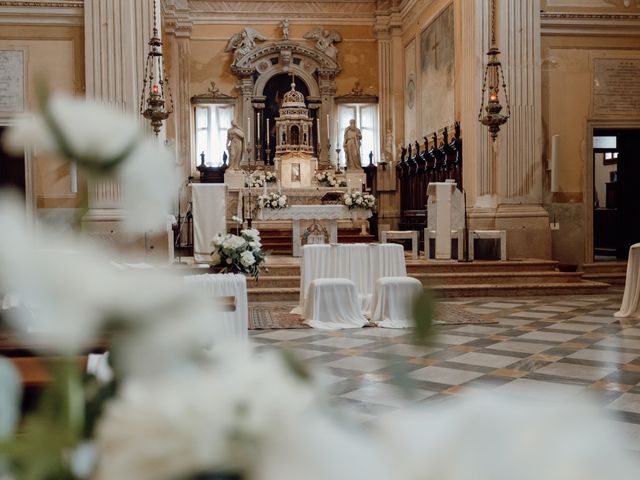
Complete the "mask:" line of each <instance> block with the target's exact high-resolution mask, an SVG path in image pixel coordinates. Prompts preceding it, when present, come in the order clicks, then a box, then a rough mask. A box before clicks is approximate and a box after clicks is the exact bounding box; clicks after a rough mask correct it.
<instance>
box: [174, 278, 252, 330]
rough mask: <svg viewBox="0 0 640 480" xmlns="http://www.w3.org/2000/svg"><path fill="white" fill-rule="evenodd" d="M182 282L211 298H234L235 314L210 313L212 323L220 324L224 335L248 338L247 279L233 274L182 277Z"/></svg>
mask: <svg viewBox="0 0 640 480" xmlns="http://www.w3.org/2000/svg"><path fill="white" fill-rule="evenodd" d="M184 281H185V282H186V283H187V284H188V285H192V286H193V287H194V288H198V289H200V290H201V291H202V292H203V293H204V294H205V295H209V296H211V297H230V296H234V297H235V299H236V310H235V312H220V311H212V312H211V317H212V321H214V322H219V323H220V325H221V327H222V333H224V334H229V335H230V336H233V337H236V338H247V337H248V335H249V333H248V330H249V307H248V302H247V279H246V278H245V276H244V275H236V274H233V273H224V274H223V273H221V274H205V275H188V276H186V277H184Z"/></svg>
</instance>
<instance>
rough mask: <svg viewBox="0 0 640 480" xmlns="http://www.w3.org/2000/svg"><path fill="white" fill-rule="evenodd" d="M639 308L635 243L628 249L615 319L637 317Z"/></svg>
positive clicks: (639, 254) (639, 246)
mask: <svg viewBox="0 0 640 480" xmlns="http://www.w3.org/2000/svg"><path fill="white" fill-rule="evenodd" d="M639 306H640V243H635V244H633V245H631V248H629V260H628V261H627V278H626V280H625V284H624V295H623V297H622V305H621V306H620V310H619V311H618V312H617V313H615V314H614V316H615V317H620V318H624V317H633V316H636V315H638V310H639V308H638V307H639Z"/></svg>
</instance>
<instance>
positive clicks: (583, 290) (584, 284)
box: [248, 280, 609, 302]
mask: <svg viewBox="0 0 640 480" xmlns="http://www.w3.org/2000/svg"><path fill="white" fill-rule="evenodd" d="M608 288H609V285H608V284H606V283H601V282H591V281H584V280H583V281H579V282H560V283H527V282H522V283H514V284H491V283H482V284H480V283H478V284H473V285H468V284H451V285H438V286H434V287H432V290H433V291H434V292H435V293H436V295H438V296H440V297H445V298H451V297H499V296H505V297H518V296H533V295H590V294H599V293H603V292H605V291H606V290H607V289H608ZM248 295H249V301H250V302H266V301H280V302H296V301H297V300H298V299H299V297H300V289H299V288H297V287H296V288H294V287H287V288H285V287H266V288H262V287H260V288H248Z"/></svg>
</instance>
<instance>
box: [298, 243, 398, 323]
mask: <svg viewBox="0 0 640 480" xmlns="http://www.w3.org/2000/svg"><path fill="white" fill-rule="evenodd" d="M406 275H407V267H406V264H405V259H404V248H403V247H402V245H397V244H382V245H381V244H367V243H356V244H338V245H306V246H304V247H303V248H302V260H301V262H300V302H299V306H298V308H297V309H295V310H294V312H297V313H301V312H303V311H304V307H305V298H306V294H307V290H308V289H309V285H310V284H311V282H312V281H313V280H315V279H317V278H346V279H348V280H351V281H352V282H353V283H354V284H355V286H356V291H357V293H358V295H359V298H360V300H361V307H362V310H363V312H364V311H366V310H368V308H369V301H370V298H371V295H372V294H373V289H374V286H375V282H376V280H377V279H378V278H380V277H404V276H406Z"/></svg>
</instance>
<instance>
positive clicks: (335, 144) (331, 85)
mask: <svg viewBox="0 0 640 480" xmlns="http://www.w3.org/2000/svg"><path fill="white" fill-rule="evenodd" d="M318 79H319V81H318V86H319V88H320V102H321V103H320V116H319V122H320V137H321V138H320V145H321V147H322V154H321V158H319V159H318V163H319V166H320V169H325V168H329V166H330V165H332V164H333V163H336V164H337V161H338V159H337V154H336V152H335V149H336V148H342V146H341V145H340V142H341V134H340V132H339V131H338V127H337V124H338V114H337V111H336V110H335V109H334V105H333V98H334V97H335V95H336V80H335V72H334V71H327V70H319V71H318ZM327 115H329V118H330V122H329V125H328V127H329V130H328V131H327V121H326V118H327ZM334 125H336V127H335V128H336V131H335V137H334V135H333V126H334ZM329 144H331V150H332V151H331V152H330V151H329Z"/></svg>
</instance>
